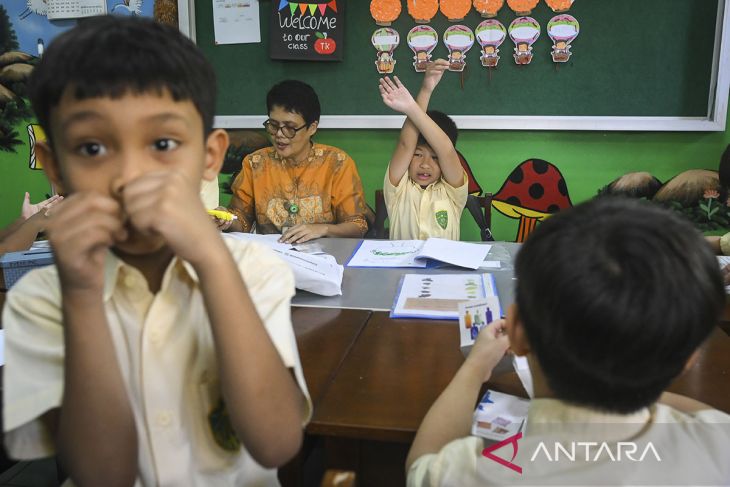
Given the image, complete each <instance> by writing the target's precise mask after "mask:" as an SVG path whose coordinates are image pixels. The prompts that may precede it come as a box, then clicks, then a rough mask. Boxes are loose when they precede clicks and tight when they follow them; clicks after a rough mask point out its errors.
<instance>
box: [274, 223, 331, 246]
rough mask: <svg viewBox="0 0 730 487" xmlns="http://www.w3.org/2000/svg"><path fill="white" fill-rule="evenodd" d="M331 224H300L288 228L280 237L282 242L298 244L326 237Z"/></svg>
mask: <svg viewBox="0 0 730 487" xmlns="http://www.w3.org/2000/svg"><path fill="white" fill-rule="evenodd" d="M328 230H329V225H327V224H325V223H311V224H299V225H294V226H293V227H291V228H289V229H288V230H286V231H285V232H284V233H283V234H282V235H281V238H280V239H279V242H281V243H288V244H298V243H304V242H308V241H310V240H314V239H315V238H320V237H326V236H327V232H328Z"/></svg>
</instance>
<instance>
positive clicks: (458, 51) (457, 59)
mask: <svg viewBox="0 0 730 487" xmlns="http://www.w3.org/2000/svg"><path fill="white" fill-rule="evenodd" d="M444 44H445V45H446V48H447V49H448V50H449V71H457V72H459V71H464V67H465V66H466V61H465V59H466V52H467V51H468V50H469V49H471V46H473V45H474V33H473V32H472V31H471V29H470V28H469V27H467V26H465V25H452V26H451V27H449V28H448V29H446V32H444Z"/></svg>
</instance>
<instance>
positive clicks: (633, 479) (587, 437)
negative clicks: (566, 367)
mask: <svg viewBox="0 0 730 487" xmlns="http://www.w3.org/2000/svg"><path fill="white" fill-rule="evenodd" d="M516 441H517V451H516V452H515V451H514V446H513V444H512V443H507V444H505V445H504V446H501V447H500V448H497V449H495V450H493V451H491V452H489V453H490V454H492V455H494V456H496V457H499V458H501V459H503V460H505V461H507V462H510V463H511V464H512V465H513V466H515V467H518V468H520V469H522V472H521V473H519V472H518V471H517V470H515V469H514V468H511V467H509V466H506V465H504V464H502V463H499V462H498V461H495V460H494V459H492V458H488V457H486V456H484V455H483V454H482V452H483V450H484V449H485V446H487V445H488V444H490V445H491V444H493V443H494V442H492V443H485V442H484V440H482V439H481V438H477V437H473V436H472V437H467V438H461V439H458V440H454V441H452V442H451V443H449V444H448V445H446V446H445V447H444V448H443V449H441V451H440V452H438V453H434V454H428V455H423V456H421V457H420V458H418V459H417V460H416V461H415V462H414V463H413V465H411V468H410V470H409V472H408V480H407V484H408V486H409V487H415V486H419V487H420V486H469V485H479V486H483V485H533V486H534V485H728V484H729V483H730V462H728V461H727V457H728V449H729V448H730V415H727V414H725V413H723V412H721V411H716V410H712V409H708V410H704V411H700V412H697V413H694V414H686V413H682V412H680V411H677V410H676V409H673V408H671V407H669V406H666V405H663V404H654V405H653V406H651V407H650V408H646V409H643V410H641V411H639V412H637V413H634V414H630V415H617V414H610V413H601V412H598V411H595V410H591V409H587V408H582V407H578V406H572V405H569V404H566V403H564V402H562V401H558V400H555V399H534V400H533V401H532V403H531V404H530V410H529V413H528V419H527V425H526V428H525V432H524V436H523V437H522V438H520V439H518V440H516ZM604 443H605V447H604V446H603V445H604ZM620 443H621V444H620ZM556 444H559V445H560V446H559V447H557V446H556ZM649 444H651V447H650V446H649ZM541 445H542V446H541ZM515 454H516V455H515ZM513 455H515V456H514V459H513V458H512V457H513Z"/></svg>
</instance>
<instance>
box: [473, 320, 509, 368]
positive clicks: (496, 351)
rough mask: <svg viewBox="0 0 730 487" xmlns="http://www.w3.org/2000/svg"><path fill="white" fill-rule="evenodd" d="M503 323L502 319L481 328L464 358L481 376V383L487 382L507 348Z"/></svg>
mask: <svg viewBox="0 0 730 487" xmlns="http://www.w3.org/2000/svg"><path fill="white" fill-rule="evenodd" d="M504 323H505V322H504V320H503V319H500V320H495V321H493V322H491V323H490V324H488V325H487V326H486V327H484V328H482V330H481V331H480V332H479V335H478V336H477V340H476V342H474V346H473V347H472V349H471V352H469V356H468V357H467V358H466V364H469V365H470V366H471V367H472V368H473V369H474V370H476V371H477V372H478V373H480V374H483V379H482V381H483V382H486V381H487V380H489V377H490V376H491V375H492V370H494V367H495V366H496V365H497V363H498V362H499V361H500V360H501V359H502V357H503V356H504V354H505V352H506V351H507V349H508V348H509V337H508V336H507V334H506V333H505V332H504V329H503V328H504Z"/></svg>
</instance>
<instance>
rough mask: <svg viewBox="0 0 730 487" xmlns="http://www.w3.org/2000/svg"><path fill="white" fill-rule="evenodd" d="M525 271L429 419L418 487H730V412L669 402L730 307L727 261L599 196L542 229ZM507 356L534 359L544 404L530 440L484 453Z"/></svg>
mask: <svg viewBox="0 0 730 487" xmlns="http://www.w3.org/2000/svg"><path fill="white" fill-rule="evenodd" d="M515 273H516V276H517V289H516V303H515V304H513V305H511V306H510V307H509V308H508V311H507V315H506V319H505V320H498V321H496V322H494V323H492V324H491V325H489V326H488V327H486V328H485V329H483V330H482V331H481V332H480V333H479V337H478V339H477V341H476V344H475V345H474V347H473V349H472V350H471V353H470V354H469V356H468V357H467V359H466V361H465V362H464V364H463V366H462V367H461V368H460V369H459V371H458V372H457V374H456V375H455V377H454V378H453V379H452V381H451V383H450V384H449V385H448V386H447V388H446V389H445V390H444V392H443V393H442V394H441V396H440V397H439V398H438V399H437V400H436V402H435V403H434V404H433V406H432V407H431V409H430V411H429V412H428V413H427V415H426V417H425V418H424V420H423V423H422V424H421V426H420V428H419V430H418V433H417V434H416V439H415V441H414V443H413V445H412V447H411V451H410V453H409V455H408V460H407V470H408V485H413V486H421V485H507V484H517V485H727V484H728V481H730V464H729V463H728V462H727V451H728V447H730V415H728V414H725V413H723V412H720V411H717V410H714V409H712V408H711V407H710V406H707V405H705V404H702V403H701V402H699V401H696V400H693V399H690V398H687V397H683V396H679V395H676V394H671V393H667V392H663V391H664V390H665V389H666V388H667V386H669V384H670V383H671V382H672V381H673V380H674V379H675V378H676V377H677V376H679V375H680V374H681V373H682V372H683V371H684V370H685V369H687V368H689V367H690V366H691V365H692V363H693V361H694V360H695V359H696V358H697V351H698V347H699V346H700V345H701V344H702V342H703V341H704V340H705V339H706V338H707V337H708V336H709V335H710V333H711V331H712V329H713V328H714V326H715V324H716V323H717V321H718V318H719V314H720V311H721V309H722V306H723V305H724V302H725V294H724V292H723V285H722V279H721V276H720V270H719V268H718V265H717V261H716V259H715V257H714V256H713V254H712V251H711V249H710V248H709V246H708V245H707V244H706V243H704V242H703V240H702V237H701V236H700V235H699V233H697V231H696V230H695V229H694V228H693V227H692V225H691V224H690V223H689V222H687V221H684V220H682V219H681V217H679V216H676V215H675V214H673V213H672V212H669V211H667V210H664V209H662V208H659V207H657V206H653V205H651V204H648V203H645V202H641V201H636V200H628V199H622V198H599V199H595V200H593V201H590V202H588V203H584V204H582V205H579V206H576V207H575V208H572V209H568V210H565V211H563V212H560V213H558V214H557V215H555V216H553V217H551V218H549V219H548V220H546V221H545V222H544V223H542V224H541V225H540V226H539V227H538V228H537V230H536V231H535V232H534V233H533V234H532V235H531V236H530V238H529V239H528V240H527V242H525V244H524V245H523V246H522V248H521V250H520V252H519V254H518V255H517V260H516V263H515ZM508 348H511V349H512V351H513V352H514V353H515V354H516V355H519V356H527V360H528V362H529V364H530V369H531V371H532V376H533V380H534V398H533V399H532V401H531V403H530V408H529V412H528V416H527V422H526V425H525V429H524V433H523V434H524V436H523V437H522V438H517V437H514V438H512V439H511V440H510V441H509V442H507V443H505V445H504V446H502V447H500V448H499V449H497V450H494V451H487V454H485V453H484V450H485V447H486V446H487V444H486V443H484V442H483V440H482V439H481V438H477V437H469V436H468V435H469V431H470V427H471V418H472V412H473V410H474V404H475V403H476V399H477V395H478V394H479V390H480V387H481V385H482V383H484V382H486V381H487V380H489V378H490V375H491V372H492V370H493V368H494V367H495V365H496V364H497V362H499V360H500V358H501V357H502V356H503V355H504V353H505V351H506V350H507V349H508ZM558 446H559V447H560V448H558ZM489 454H492V455H494V456H495V457H499V458H500V459H502V460H503V462H502V463H500V462H498V461H495V460H494V459H493V458H492V457H490V456H489ZM571 455H572V458H571ZM507 464H509V465H507Z"/></svg>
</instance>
